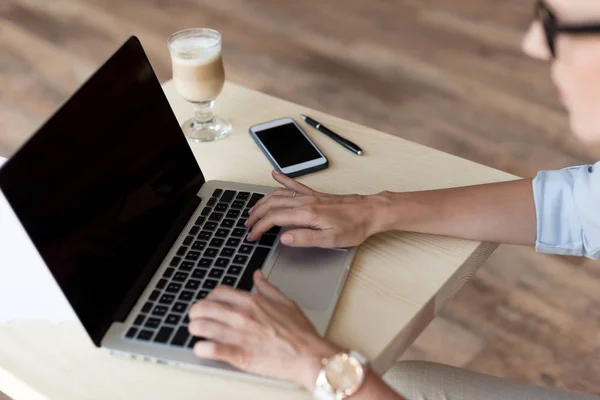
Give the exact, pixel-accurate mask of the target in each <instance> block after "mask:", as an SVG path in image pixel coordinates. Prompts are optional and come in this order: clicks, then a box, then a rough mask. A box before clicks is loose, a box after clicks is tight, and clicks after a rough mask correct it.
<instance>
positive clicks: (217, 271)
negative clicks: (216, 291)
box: [208, 268, 225, 279]
mask: <svg viewBox="0 0 600 400" xmlns="http://www.w3.org/2000/svg"><path fill="white" fill-rule="evenodd" d="M223 273H225V270H224V269H221V268H213V269H211V270H210V272H209V273H208V276H209V277H211V278H216V279H219V278H220V277H222V276H223Z"/></svg>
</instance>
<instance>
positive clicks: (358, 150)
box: [300, 114, 362, 156]
mask: <svg viewBox="0 0 600 400" xmlns="http://www.w3.org/2000/svg"><path fill="white" fill-rule="evenodd" d="M300 116H301V117H302V119H303V120H304V121H306V123H307V124H309V125H310V126H312V127H313V128H315V129H316V130H318V131H319V132H322V133H324V134H326V135H327V136H329V137H330V138H332V139H333V140H335V141H336V142H338V143H339V144H341V145H342V146H344V147H345V148H347V149H348V150H350V151H351V152H353V153H355V154H358V155H359V156H360V155H362V150H361V148H360V147H358V146H357V145H356V144H354V143H352V142H351V141H349V140H348V139H344V138H343V137H341V136H340V135H338V134H337V133H335V132H333V131H332V130H331V129H329V128H327V127H326V126H323V125H321V123H320V122H317V121H315V120H314V119H312V118H311V117H307V116H306V115H304V114H300Z"/></svg>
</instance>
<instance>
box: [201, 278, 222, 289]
mask: <svg viewBox="0 0 600 400" xmlns="http://www.w3.org/2000/svg"><path fill="white" fill-rule="evenodd" d="M218 284H219V282H218V281H215V280H214V279H207V280H205V281H204V285H202V287H203V288H204V289H214V288H216V287H217V285H218Z"/></svg>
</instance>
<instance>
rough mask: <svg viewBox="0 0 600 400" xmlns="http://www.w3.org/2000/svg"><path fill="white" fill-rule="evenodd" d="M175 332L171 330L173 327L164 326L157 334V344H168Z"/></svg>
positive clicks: (155, 339)
mask: <svg viewBox="0 0 600 400" xmlns="http://www.w3.org/2000/svg"><path fill="white" fill-rule="evenodd" d="M173 330H174V329H173V328H171V327H168V326H163V327H162V328H160V330H159V331H158V333H157V334H156V337H155V338H154V341H155V342H157V343H167V341H168V340H169V338H170V337H171V335H172V334H173Z"/></svg>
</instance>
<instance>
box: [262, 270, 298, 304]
mask: <svg viewBox="0 0 600 400" xmlns="http://www.w3.org/2000/svg"><path fill="white" fill-rule="evenodd" d="M253 278H254V286H255V287H256V290H257V291H258V294H259V295H261V296H264V297H266V298H267V299H271V300H275V301H277V302H285V303H291V302H292V300H291V299H290V298H289V297H287V296H286V295H285V294H284V293H283V292H282V291H281V290H279V289H278V288H276V287H275V286H273V285H271V283H269V281H268V280H267V278H266V277H265V275H264V274H263V273H262V271H261V270H260V269H259V270H257V271H255V272H254V276H253Z"/></svg>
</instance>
